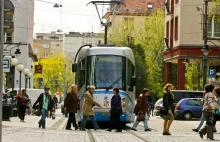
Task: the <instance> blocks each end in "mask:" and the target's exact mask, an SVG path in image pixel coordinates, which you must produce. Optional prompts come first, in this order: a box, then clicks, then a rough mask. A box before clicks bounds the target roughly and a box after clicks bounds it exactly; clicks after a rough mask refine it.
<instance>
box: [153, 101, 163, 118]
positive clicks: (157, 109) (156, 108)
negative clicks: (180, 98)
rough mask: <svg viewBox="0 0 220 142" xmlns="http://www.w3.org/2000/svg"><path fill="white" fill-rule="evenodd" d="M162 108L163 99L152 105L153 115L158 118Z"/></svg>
mask: <svg viewBox="0 0 220 142" xmlns="http://www.w3.org/2000/svg"><path fill="white" fill-rule="evenodd" d="M162 107H163V99H159V100H157V102H156V103H155V104H154V115H155V116H160V109H161V108H162Z"/></svg>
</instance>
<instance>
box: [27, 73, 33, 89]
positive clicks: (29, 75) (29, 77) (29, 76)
mask: <svg viewBox="0 0 220 142" xmlns="http://www.w3.org/2000/svg"><path fill="white" fill-rule="evenodd" d="M32 75H33V74H32V72H29V73H28V75H27V76H28V80H29V88H31V77H32Z"/></svg>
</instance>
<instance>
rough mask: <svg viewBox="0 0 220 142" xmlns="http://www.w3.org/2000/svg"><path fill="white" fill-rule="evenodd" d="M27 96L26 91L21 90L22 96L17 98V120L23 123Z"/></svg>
mask: <svg viewBox="0 0 220 142" xmlns="http://www.w3.org/2000/svg"><path fill="white" fill-rule="evenodd" d="M28 102H29V96H28V95H27V94H26V90H25V89H23V90H22V94H21V95H20V96H19V97H18V105H19V108H20V113H19V115H20V116H19V118H20V122H24V118H25V113H26V109H27V107H28Z"/></svg>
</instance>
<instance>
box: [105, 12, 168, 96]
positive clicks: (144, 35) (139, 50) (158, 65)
mask: <svg viewBox="0 0 220 142" xmlns="http://www.w3.org/2000/svg"><path fill="white" fill-rule="evenodd" d="M142 17H143V19H144V20H142V21H145V22H144V23H138V25H139V27H137V26H135V25H134V22H129V24H126V22H127V21H126V20H124V22H119V23H120V24H119V25H117V26H115V27H116V28H114V30H113V31H112V32H110V35H109V40H110V42H111V43H114V44H116V45H117V46H126V45H131V46H130V47H131V48H132V49H133V52H134V55H135V59H136V73H137V74H136V77H139V76H140V78H141V80H139V79H137V85H136V86H137V90H136V95H139V93H140V92H141V91H142V89H143V88H148V89H149V90H150V92H151V95H153V96H155V98H157V97H158V96H159V97H161V96H162V94H163V86H164V84H163V82H164V63H163V51H164V46H163V45H164V42H163V41H164V17H165V16H164V10H163V9H157V10H155V11H153V13H152V15H150V16H148V17H146V16H142ZM139 18H140V17H139ZM134 19H135V18H134ZM145 19H146V20H145ZM129 43H132V44H129ZM142 82H143V83H142Z"/></svg>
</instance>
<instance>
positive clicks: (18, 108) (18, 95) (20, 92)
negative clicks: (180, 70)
mask: <svg viewBox="0 0 220 142" xmlns="http://www.w3.org/2000/svg"><path fill="white" fill-rule="evenodd" d="M19 97H22V91H21V90H19V91H18V94H17V95H16V97H15V101H16V106H17V110H18V112H17V115H18V118H19V119H21V118H20V115H21V114H20V112H21V111H20V105H19V104H18V98H19Z"/></svg>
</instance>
